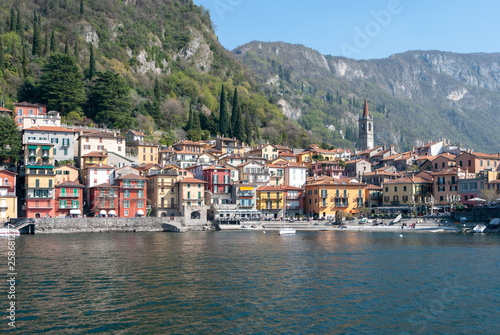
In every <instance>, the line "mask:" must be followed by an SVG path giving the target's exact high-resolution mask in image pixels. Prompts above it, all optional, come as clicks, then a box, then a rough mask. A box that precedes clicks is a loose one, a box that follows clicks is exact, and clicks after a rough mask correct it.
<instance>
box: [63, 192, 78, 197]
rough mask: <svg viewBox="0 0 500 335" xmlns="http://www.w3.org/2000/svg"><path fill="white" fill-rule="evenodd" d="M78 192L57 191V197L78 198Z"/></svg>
mask: <svg viewBox="0 0 500 335" xmlns="http://www.w3.org/2000/svg"><path fill="white" fill-rule="evenodd" d="M78 197H79V194H78V193H70V192H68V193H59V198H78Z"/></svg>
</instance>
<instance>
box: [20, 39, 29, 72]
mask: <svg viewBox="0 0 500 335" xmlns="http://www.w3.org/2000/svg"><path fill="white" fill-rule="evenodd" d="M21 49H22V61H21V64H22V65H23V76H24V77H27V76H28V60H27V59H26V48H25V46H24V43H22V41H21Z"/></svg>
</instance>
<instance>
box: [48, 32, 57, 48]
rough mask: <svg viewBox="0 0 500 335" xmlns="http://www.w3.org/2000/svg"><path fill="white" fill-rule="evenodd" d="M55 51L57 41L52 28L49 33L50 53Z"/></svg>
mask: <svg viewBox="0 0 500 335" xmlns="http://www.w3.org/2000/svg"><path fill="white" fill-rule="evenodd" d="M55 52H57V42H56V33H55V32H54V29H52V34H51V35H50V53H55Z"/></svg>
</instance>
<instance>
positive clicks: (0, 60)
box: [0, 37, 5, 71]
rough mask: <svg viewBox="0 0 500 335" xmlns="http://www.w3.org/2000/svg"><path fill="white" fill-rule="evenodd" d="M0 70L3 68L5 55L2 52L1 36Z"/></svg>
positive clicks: (0, 42)
mask: <svg viewBox="0 0 500 335" xmlns="http://www.w3.org/2000/svg"><path fill="white" fill-rule="evenodd" d="M0 70H1V71H3V70H5V56H4V54H3V43H2V38H1V37H0Z"/></svg>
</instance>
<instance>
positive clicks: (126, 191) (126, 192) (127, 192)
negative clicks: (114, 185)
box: [123, 190, 130, 198]
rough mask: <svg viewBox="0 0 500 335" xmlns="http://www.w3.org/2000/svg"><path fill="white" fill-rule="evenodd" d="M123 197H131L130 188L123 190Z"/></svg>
mask: <svg viewBox="0 0 500 335" xmlns="http://www.w3.org/2000/svg"><path fill="white" fill-rule="evenodd" d="M123 197H124V198H130V191H129V190H125V191H123Z"/></svg>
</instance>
